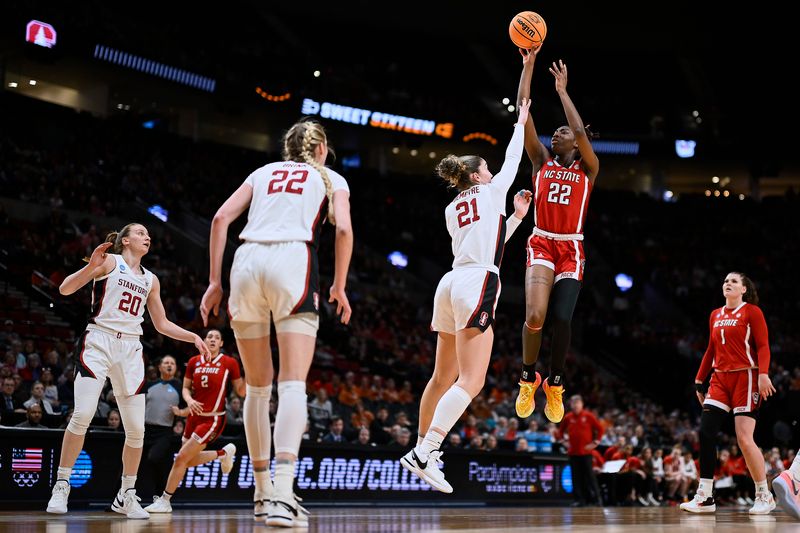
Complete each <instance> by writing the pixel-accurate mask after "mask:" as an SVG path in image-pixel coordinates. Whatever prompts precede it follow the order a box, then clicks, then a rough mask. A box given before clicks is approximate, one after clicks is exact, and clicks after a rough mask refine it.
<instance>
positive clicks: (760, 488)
mask: <svg viewBox="0 0 800 533" xmlns="http://www.w3.org/2000/svg"><path fill="white" fill-rule="evenodd" d="M766 492H769V487H767V480H766V479H765V480H763V481H756V494H764V493H766Z"/></svg>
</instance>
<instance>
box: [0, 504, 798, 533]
mask: <svg viewBox="0 0 800 533" xmlns="http://www.w3.org/2000/svg"><path fill="white" fill-rule="evenodd" d="M309 510H310V511H311V513H312V519H311V524H310V527H309V530H308V531H311V532H317V531H318V532H329V533H345V532H351V531H352V532H362V531H363V532H389V531H402V532H438V531H470V532H487V533H488V532H501V531H502V532H511V531H537V530H542V531H574V532H601V531H614V532H636V531H642V532H647V533H658V532H662V531H670V532H686V533H689V532H709V533H711V532H715V533H716V532H734V531H735V532H742V533H744V532H763V533H767V532H789V531H795V532H798V533H800V522H797V521H794V520H793V519H792V518H791V517H790V516H788V515H786V514H785V513H783V512H781V511H775V512H773V513H772V514H770V515H767V516H758V517H751V516H749V515H748V514H747V511H746V510H739V509H733V508H723V509H720V510H718V511H717V513H716V514H712V515H692V514H689V513H685V512H681V511H680V510H678V509H676V508H674V507H660V508H646V507H642V508H632V507H608V508H579V509H572V508H563V507H558V508H555V507H465V508H457V507H417V508H411V507H403V508H397V507H377V506H373V507H341V508H335V507H333V508H332V507H325V508H310V509H309ZM279 530H280V528H271V527H267V526H266V525H264V524H263V523H257V522H254V521H253V518H252V511H251V510H247V509H179V510H176V511H175V512H174V513H172V514H171V515H153V516H152V517H151V519H150V520H128V519H126V518H124V517H122V516H120V515H117V514H115V513H111V512H102V511H100V512H97V511H75V512H70V513H69V514H67V515H64V516H55V515H48V514H47V513H45V512H44V511H27V512H2V513H0V531H3V532H6V531H20V532H26V533H28V532H31V533H32V532H37V533H38V532H43V533H62V532H63V533H77V532H80V533H96V532H97V533H99V532H111V533H139V532H169V533H184V532H185V533H189V532H191V533H200V532H203V533H204V532H219V533H240V532H265V531H279Z"/></svg>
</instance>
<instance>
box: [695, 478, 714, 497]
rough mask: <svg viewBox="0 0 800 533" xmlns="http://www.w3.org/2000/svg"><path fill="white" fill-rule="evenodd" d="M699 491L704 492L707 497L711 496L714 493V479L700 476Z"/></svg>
mask: <svg viewBox="0 0 800 533" xmlns="http://www.w3.org/2000/svg"><path fill="white" fill-rule="evenodd" d="M697 492H702V493H703V495H704V496H705V497H706V498H711V496H712V495H713V494H714V480H713V479H705V478H700V485H699V486H698V487H697Z"/></svg>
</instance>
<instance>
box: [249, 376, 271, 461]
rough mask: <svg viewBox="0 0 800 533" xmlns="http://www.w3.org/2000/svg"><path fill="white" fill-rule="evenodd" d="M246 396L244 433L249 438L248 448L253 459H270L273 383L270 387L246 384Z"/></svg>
mask: <svg viewBox="0 0 800 533" xmlns="http://www.w3.org/2000/svg"><path fill="white" fill-rule="evenodd" d="M246 389H247V393H246V396H245V397H244V413H243V415H242V420H243V421H244V434H245V437H246V438H247V449H248V451H249V452H250V460H251V461H269V457H270V445H271V444H272V442H271V441H272V433H271V432H270V427H269V399H270V397H271V396H272V385H270V386H269V387H253V386H251V385H247V386H246Z"/></svg>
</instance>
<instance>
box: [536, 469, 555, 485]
mask: <svg viewBox="0 0 800 533" xmlns="http://www.w3.org/2000/svg"><path fill="white" fill-rule="evenodd" d="M554 477H555V469H554V468H553V465H544V466H542V467H540V468H539V479H541V480H542V481H553V478H554Z"/></svg>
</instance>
